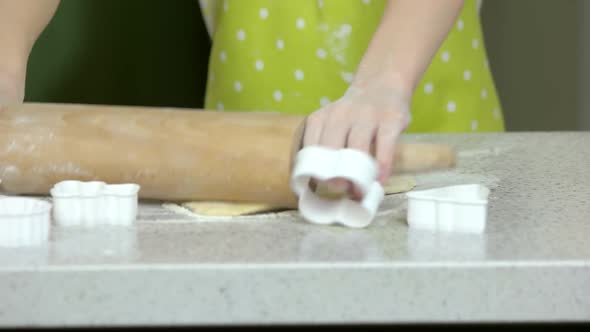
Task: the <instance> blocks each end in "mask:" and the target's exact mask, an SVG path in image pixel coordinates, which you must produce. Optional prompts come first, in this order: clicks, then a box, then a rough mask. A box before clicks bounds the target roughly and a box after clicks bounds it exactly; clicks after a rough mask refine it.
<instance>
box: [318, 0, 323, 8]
mask: <svg viewBox="0 0 590 332" xmlns="http://www.w3.org/2000/svg"><path fill="white" fill-rule="evenodd" d="M318 7H320V8H324V0H318Z"/></svg>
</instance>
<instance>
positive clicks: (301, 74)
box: [295, 69, 305, 81]
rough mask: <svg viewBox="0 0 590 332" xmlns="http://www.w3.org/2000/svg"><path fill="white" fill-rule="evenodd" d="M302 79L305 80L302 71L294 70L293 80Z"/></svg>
mask: <svg viewBox="0 0 590 332" xmlns="http://www.w3.org/2000/svg"><path fill="white" fill-rule="evenodd" d="M304 78H305V74H304V73H303V70H301V69H297V70H295V79H296V80H298V81H303V79H304Z"/></svg>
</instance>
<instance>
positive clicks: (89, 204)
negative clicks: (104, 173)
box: [51, 181, 140, 226]
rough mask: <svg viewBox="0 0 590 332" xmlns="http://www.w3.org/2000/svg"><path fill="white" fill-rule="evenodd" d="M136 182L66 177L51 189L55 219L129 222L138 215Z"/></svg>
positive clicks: (64, 223)
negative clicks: (76, 179)
mask: <svg viewBox="0 0 590 332" xmlns="http://www.w3.org/2000/svg"><path fill="white" fill-rule="evenodd" d="M139 189H140V187H139V185H137V184H116V185H113V184H111V185H109V184H106V183H104V182H99V181H91V182H81V181H63V182H60V183H58V184H56V185H55V186H54V187H53V188H52V189H51V196H52V197H53V219H54V220H55V222H56V223H57V224H58V225H60V226H98V225H120V226H129V225H131V224H133V223H134V222H135V219H136V218H137V205H138V192H139Z"/></svg>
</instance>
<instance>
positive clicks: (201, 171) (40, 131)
mask: <svg viewBox="0 0 590 332" xmlns="http://www.w3.org/2000/svg"><path fill="white" fill-rule="evenodd" d="M304 120H305V117H303V116H295V115H285V114H278V113H268V112H255V113H241V112H227V113H221V112H211V111H195V110H181V109H165V108H148V107H113V106H95V105H61V104H23V105H16V106H9V107H5V108H4V110H2V111H0V179H2V184H0V190H1V191H4V192H7V193H12V194H32V195H47V194H48V193H49V190H50V189H51V187H52V186H53V185H54V184H55V183H57V182H59V181H63V180H80V181H90V180H100V181H105V182H107V183H128V182H132V183H137V184H139V185H141V191H140V197H141V198H144V199H157V200H172V201H187V200H217V201H234V202H261V203H269V204H273V205H277V206H284V207H295V206H296V198H295V196H294V194H293V193H292V191H291V188H290V187H289V176H290V170H291V166H292V162H293V157H294V155H295V153H296V152H297V150H298V149H299V148H300V145H301V139H302V133H303V129H304V128H303V127H304ZM397 150H398V151H397V153H396V165H395V167H396V170H397V171H405V172H407V171H424V170H433V169H441V168H448V167H450V166H452V165H453V164H454V160H455V159H454V154H453V151H452V150H451V149H450V148H448V147H445V146H437V145H401V146H399V147H398V149H397Z"/></svg>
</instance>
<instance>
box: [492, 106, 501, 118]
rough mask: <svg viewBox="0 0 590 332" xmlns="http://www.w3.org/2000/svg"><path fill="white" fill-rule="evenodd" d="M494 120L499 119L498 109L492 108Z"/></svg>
mask: <svg viewBox="0 0 590 332" xmlns="http://www.w3.org/2000/svg"><path fill="white" fill-rule="evenodd" d="M493 112H494V118H496V119H499V118H500V109H499V108H497V107H496V108H494V111H493Z"/></svg>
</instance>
